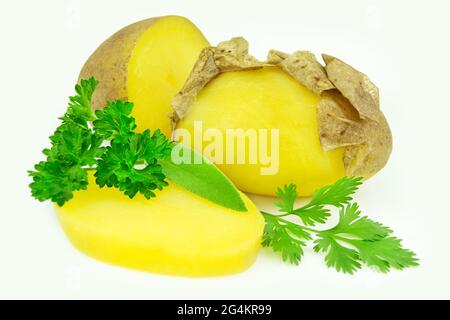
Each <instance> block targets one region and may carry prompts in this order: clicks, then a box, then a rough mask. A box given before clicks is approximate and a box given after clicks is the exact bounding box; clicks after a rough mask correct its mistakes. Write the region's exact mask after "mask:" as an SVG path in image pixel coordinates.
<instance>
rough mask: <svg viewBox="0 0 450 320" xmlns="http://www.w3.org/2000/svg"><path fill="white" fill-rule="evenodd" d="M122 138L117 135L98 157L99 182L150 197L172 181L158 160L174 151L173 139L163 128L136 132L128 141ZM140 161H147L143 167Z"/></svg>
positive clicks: (129, 194) (97, 180)
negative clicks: (169, 138) (169, 137)
mask: <svg viewBox="0 0 450 320" xmlns="http://www.w3.org/2000/svg"><path fill="white" fill-rule="evenodd" d="M161 137H162V138H163V139H162V138H161ZM121 141H122V140H119V141H116V139H115V138H114V139H113V140H112V141H111V145H110V146H109V147H107V148H106V152H105V153H104V154H103V155H102V157H101V158H100V159H99V160H98V161H97V172H96V173H95V177H96V183H97V184H98V185H99V186H100V187H104V186H105V185H106V186H108V187H116V188H119V189H120V190H121V191H123V192H124V193H125V194H126V195H127V196H129V197H130V198H133V197H134V196H135V195H136V194H137V193H138V192H139V193H141V194H143V195H144V196H145V197H146V198H147V199H149V198H152V197H155V193H154V192H153V190H155V189H158V190H161V189H162V188H163V187H165V186H167V185H168V184H167V182H166V181H165V178H166V177H165V175H164V174H163V172H162V167H161V166H160V165H159V164H158V162H157V161H158V160H159V159H160V158H163V157H167V155H168V154H170V150H171V143H170V141H168V140H167V139H166V138H165V137H164V136H163V135H162V134H161V133H160V132H159V131H158V132H154V133H153V134H152V135H150V131H149V130H146V131H144V132H143V133H140V134H134V133H133V134H132V135H130V137H129V138H128V142H127V143H122V142H121ZM161 145H163V146H164V148H160V146H161ZM140 162H144V163H145V164H144V165H143V167H139V164H140Z"/></svg>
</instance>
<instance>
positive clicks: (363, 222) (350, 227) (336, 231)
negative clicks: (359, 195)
mask: <svg viewBox="0 0 450 320" xmlns="http://www.w3.org/2000/svg"><path fill="white" fill-rule="evenodd" d="M360 215H361V211H360V210H359V207H358V204H356V203H353V204H350V205H347V206H346V207H343V208H341V210H340V211H339V223H338V224H337V225H336V226H335V227H334V228H332V229H329V230H327V231H326V233H327V234H333V235H341V236H342V237H348V236H351V237H354V238H358V239H362V240H377V239H382V238H384V237H386V236H388V235H389V234H391V233H392V230H391V229H389V228H388V227H385V226H383V225H382V224H381V223H378V222H375V221H373V220H370V219H369V218H368V217H361V216H360Z"/></svg>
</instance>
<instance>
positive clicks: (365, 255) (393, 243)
mask: <svg viewBox="0 0 450 320" xmlns="http://www.w3.org/2000/svg"><path fill="white" fill-rule="evenodd" d="M348 242H349V243H351V244H352V245H353V246H354V247H355V248H357V249H358V251H359V255H360V258H361V260H362V261H364V262H365V263H366V264H367V265H369V266H374V267H377V268H378V269H379V270H380V271H381V272H388V271H389V270H390V268H391V267H392V268H395V269H399V270H402V269H404V268H407V267H413V266H417V265H418V264H419V263H418V260H417V258H416V255H415V253H414V252H412V251H410V250H408V249H405V248H403V247H402V245H401V240H399V239H397V238H395V237H387V238H384V239H380V240H376V241H367V240H348Z"/></svg>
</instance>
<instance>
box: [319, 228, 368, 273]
mask: <svg viewBox="0 0 450 320" xmlns="http://www.w3.org/2000/svg"><path fill="white" fill-rule="evenodd" d="M314 243H315V247H314V251H316V252H325V253H326V256H325V263H326V265H327V266H328V267H334V268H335V269H336V270H337V271H342V272H344V273H349V274H353V273H354V272H355V271H356V270H358V269H360V268H361V263H360V258H359V254H358V252H357V251H355V250H353V249H350V248H347V247H344V246H343V245H341V244H339V243H338V242H337V241H336V240H335V239H334V238H332V237H329V236H326V235H322V236H321V237H320V238H319V239H317V240H315V241H314Z"/></svg>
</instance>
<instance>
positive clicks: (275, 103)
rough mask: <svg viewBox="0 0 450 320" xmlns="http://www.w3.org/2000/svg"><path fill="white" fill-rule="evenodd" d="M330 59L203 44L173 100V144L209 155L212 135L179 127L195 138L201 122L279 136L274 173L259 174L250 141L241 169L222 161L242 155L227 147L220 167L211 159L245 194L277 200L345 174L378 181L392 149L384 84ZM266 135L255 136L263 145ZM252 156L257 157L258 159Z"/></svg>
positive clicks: (238, 42) (238, 43) (240, 43)
mask: <svg viewBox="0 0 450 320" xmlns="http://www.w3.org/2000/svg"><path fill="white" fill-rule="evenodd" d="M323 59H324V61H325V66H322V65H321V64H320V63H319V62H318V61H317V60H316V58H315V56H314V55H313V54H312V53H310V52H308V51H297V52H294V53H293V54H286V53H283V52H280V51H276V50H271V51H270V52H269V54H268V58H267V60H266V61H264V62H260V61H258V60H257V59H255V58H254V57H252V56H251V55H249V54H248V43H247V41H246V40H245V39H243V38H233V39H231V40H229V41H225V42H222V43H220V44H219V45H218V46H217V47H209V48H205V49H204V50H203V51H202V53H201V55H200V57H199V60H198V61H197V63H196V64H195V66H194V68H193V70H192V72H191V74H190V76H189V78H188V79H187V81H186V83H185V85H184V87H183V89H182V90H181V91H180V92H179V93H178V95H177V96H176V97H175V98H174V99H173V101H172V106H173V108H174V112H173V114H172V115H171V119H172V128H173V129H174V130H175V129H176V130H175V131H174V132H175V134H174V136H175V138H180V140H182V141H183V142H184V143H185V144H187V145H188V146H189V147H193V148H194V149H196V150H197V151H198V152H203V153H205V151H206V150H208V151H209V150H210V149H213V148H210V145H209V144H210V143H211V141H210V140H212V139H211V137H209V136H208V137H205V136H203V137H201V138H200V140H203V141H202V142H203V143H202V144H199V143H196V144H195V143H192V140H191V141H184V140H183V136H184V135H180V134H178V132H180V131H182V130H180V129H184V130H187V131H188V132H189V133H190V136H195V135H196V134H197V135H198V132H196V130H195V123H200V122H201V123H202V132H206V131H208V129H214V130H216V129H219V131H220V132H221V133H222V137H226V136H227V134H226V130H227V129H239V128H240V129H243V130H244V132H248V131H249V130H251V129H253V130H257V131H258V130H260V129H267V130H278V131H279V158H278V159H279V162H278V165H279V166H278V169H279V170H278V172H275V173H274V174H271V175H264V174H262V172H263V171H262V169H263V168H264V167H265V166H266V164H265V163H263V161H261V157H259V158H258V154H260V153H259V150H258V149H257V148H252V147H251V146H250V144H249V143H247V144H246V145H245V149H244V153H245V159H246V160H247V162H245V163H243V164H242V163H239V162H237V161H234V162H228V161H225V159H227V153H230V152H232V153H235V152H236V150H234V149H233V148H231V149H227V144H228V141H225V142H224V143H223V144H222V146H221V147H220V148H221V149H220V151H222V152H219V153H220V154H223V155H224V156H223V157H222V158H221V159H219V162H217V159H211V160H212V161H213V162H214V161H216V164H217V166H218V167H219V168H220V169H221V170H222V171H223V172H224V173H225V174H226V175H227V176H228V177H229V178H230V179H231V180H232V181H233V182H234V183H235V184H236V185H237V186H238V187H239V188H240V189H241V190H243V191H245V192H251V193H257V194H263V195H274V194H275V191H276V189H277V187H279V186H281V185H283V184H288V183H295V184H296V185H297V186H298V190H299V194H300V195H302V196H310V195H312V193H313V192H314V191H315V190H316V189H318V188H320V187H322V186H324V185H327V184H330V183H333V182H334V181H335V180H337V179H338V178H340V177H342V176H344V175H348V176H362V177H364V178H369V177H371V176H373V175H374V174H375V173H376V172H378V171H379V170H381V169H382V168H383V167H384V165H385V164H386V163H387V160H388V159H389V155H390V153H391V150H392V136H391V131H390V129H389V125H388V124H387V121H386V118H385V117H384V115H383V113H382V112H381V110H380V107H379V96H378V88H377V87H376V86H375V85H374V84H373V83H372V82H371V81H370V80H369V79H368V77H367V76H366V75H365V74H363V73H361V72H359V71H357V70H356V69H354V68H353V67H351V66H350V65H348V64H346V63H345V62H343V61H341V60H339V59H337V58H335V57H332V56H329V55H323ZM197 131H198V130H197ZM200 134H201V133H200ZM261 135H262V134H261ZM261 135H260V134H259V131H258V137H257V140H261V139H263V138H264V137H263V136H261ZM247 141H249V140H247ZM212 143H214V141H213V142H212ZM268 149H270V148H268ZM215 153H217V152H215ZM205 156H207V157H211V155H210V154H209V153H208V152H206V154H205ZM250 156H253V158H257V159H258V161H257V162H255V161H253V163H252V162H251V161H249V159H250V158H251V157H250ZM230 158H231V157H230Z"/></svg>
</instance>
